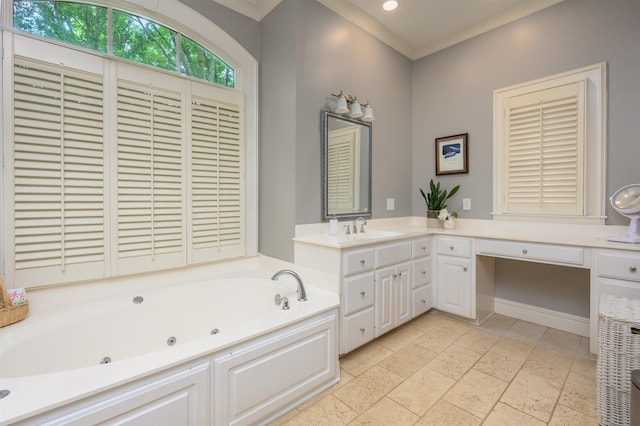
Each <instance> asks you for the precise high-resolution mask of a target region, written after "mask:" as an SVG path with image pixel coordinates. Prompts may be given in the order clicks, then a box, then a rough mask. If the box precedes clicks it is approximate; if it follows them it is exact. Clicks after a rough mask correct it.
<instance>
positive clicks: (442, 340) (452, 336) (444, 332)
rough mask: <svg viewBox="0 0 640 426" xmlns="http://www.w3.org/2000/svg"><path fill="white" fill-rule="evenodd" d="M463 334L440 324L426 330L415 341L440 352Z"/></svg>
mask: <svg viewBox="0 0 640 426" xmlns="http://www.w3.org/2000/svg"><path fill="white" fill-rule="evenodd" d="M462 334H463V333H462V332H456V331H453V330H451V329H448V328H444V327H441V326H439V325H438V326H435V327H433V328H432V329H431V330H429V331H427V332H425V333H424V335H423V336H422V337H420V338H418V339H417V340H416V341H415V342H414V343H415V344H417V345H420V346H424V347H425V348H427V349H429V350H431V351H433V352H437V353H440V352H442V351H444V350H445V349H446V348H448V347H449V346H451V345H452V344H453V342H455V341H456V340H458V339H459V338H460V336H462Z"/></svg>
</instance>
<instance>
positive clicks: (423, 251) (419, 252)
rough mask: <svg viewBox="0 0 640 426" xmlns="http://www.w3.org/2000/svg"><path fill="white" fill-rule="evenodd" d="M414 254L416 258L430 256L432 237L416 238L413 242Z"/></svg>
mask: <svg viewBox="0 0 640 426" xmlns="http://www.w3.org/2000/svg"><path fill="white" fill-rule="evenodd" d="M412 254H413V258H414V259H415V258H416V257H425V256H429V255H430V254H431V239H430V238H423V239H419V240H415V241H414V242H413V244H412Z"/></svg>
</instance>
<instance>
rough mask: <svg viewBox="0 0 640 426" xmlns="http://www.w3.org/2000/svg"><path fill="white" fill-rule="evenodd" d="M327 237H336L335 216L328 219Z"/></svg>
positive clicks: (336, 225) (336, 223)
mask: <svg viewBox="0 0 640 426" xmlns="http://www.w3.org/2000/svg"><path fill="white" fill-rule="evenodd" d="M329 235H338V219H336V217H335V216H334V217H332V218H331V219H329Z"/></svg>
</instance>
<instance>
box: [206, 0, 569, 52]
mask: <svg viewBox="0 0 640 426" xmlns="http://www.w3.org/2000/svg"><path fill="white" fill-rule="evenodd" d="M213 1H216V2H218V3H220V4H223V5H225V6H227V7H229V8H231V9H233V10H235V11H236V12H239V13H242V14H244V15H246V16H249V17H251V18H253V19H255V20H257V21H259V20H261V19H262V18H263V17H264V16H266V15H267V14H268V13H269V12H270V11H271V10H272V9H273V8H274V7H275V6H277V5H278V3H280V1H281V0H213ZM318 1H319V2H320V3H322V4H324V5H325V6H327V7H328V8H329V9H331V10H333V11H335V12H336V13H338V14H339V15H341V16H343V17H344V18H346V19H348V20H349V21H351V22H353V23H354V24H355V25H357V26H359V27H360V28H362V29H364V30H365V31H367V32H369V33H371V34H372V35H374V36H375V37H377V38H378V39H380V40H381V41H383V42H384V43H386V44H388V45H389V46H391V47H392V48H394V49H396V50H397V51H398V52H400V53H402V54H403V55H405V56H407V57H408V58H410V59H418V58H421V57H423V56H426V55H429V54H431V53H434V52H437V51H438V50H441V49H444V48H446V47H449V46H452V45H454V44H456V43H459V42H461V41H464V40H466V39H469V38H471V37H474V36H476V35H478V34H482V33H484V32H486V31H489V30H492V29H494V28H496V27H499V26H500V25H504V24H506V23H508V22H511V21H514V20H516V19H519V18H522V17H523V16H526V15H529V14H531V13H534V12H537V11H539V10H541V9H544V8H546V7H549V6H551V5H554V4H556V3H559V2H561V1H562V0H398V3H399V5H398V8H397V9H396V10H394V11H391V12H385V11H384V10H383V9H382V3H383V2H384V0H318Z"/></svg>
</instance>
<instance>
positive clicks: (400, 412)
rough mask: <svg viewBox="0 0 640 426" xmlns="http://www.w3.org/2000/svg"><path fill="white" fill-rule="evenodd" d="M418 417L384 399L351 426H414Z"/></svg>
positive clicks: (393, 402)
mask: <svg viewBox="0 0 640 426" xmlns="http://www.w3.org/2000/svg"><path fill="white" fill-rule="evenodd" d="M418 418H419V417H418V416H417V415H415V414H413V413H412V412H411V411H409V410H407V409H406V408H404V407H402V406H401V405H400V404H398V403H396V402H395V401H392V400H391V399H389V398H382V399H381V400H380V401H378V402H376V403H375V404H374V405H373V407H371V408H369V409H368V410H367V411H365V412H364V413H362V414H361V415H360V416H359V417H358V418H357V419H355V420H354V421H353V422H352V423H350V424H351V425H380V426H387V425H394V426H402V425H407V426H409V425H412V424H414V423H415V422H416V420H418Z"/></svg>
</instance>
